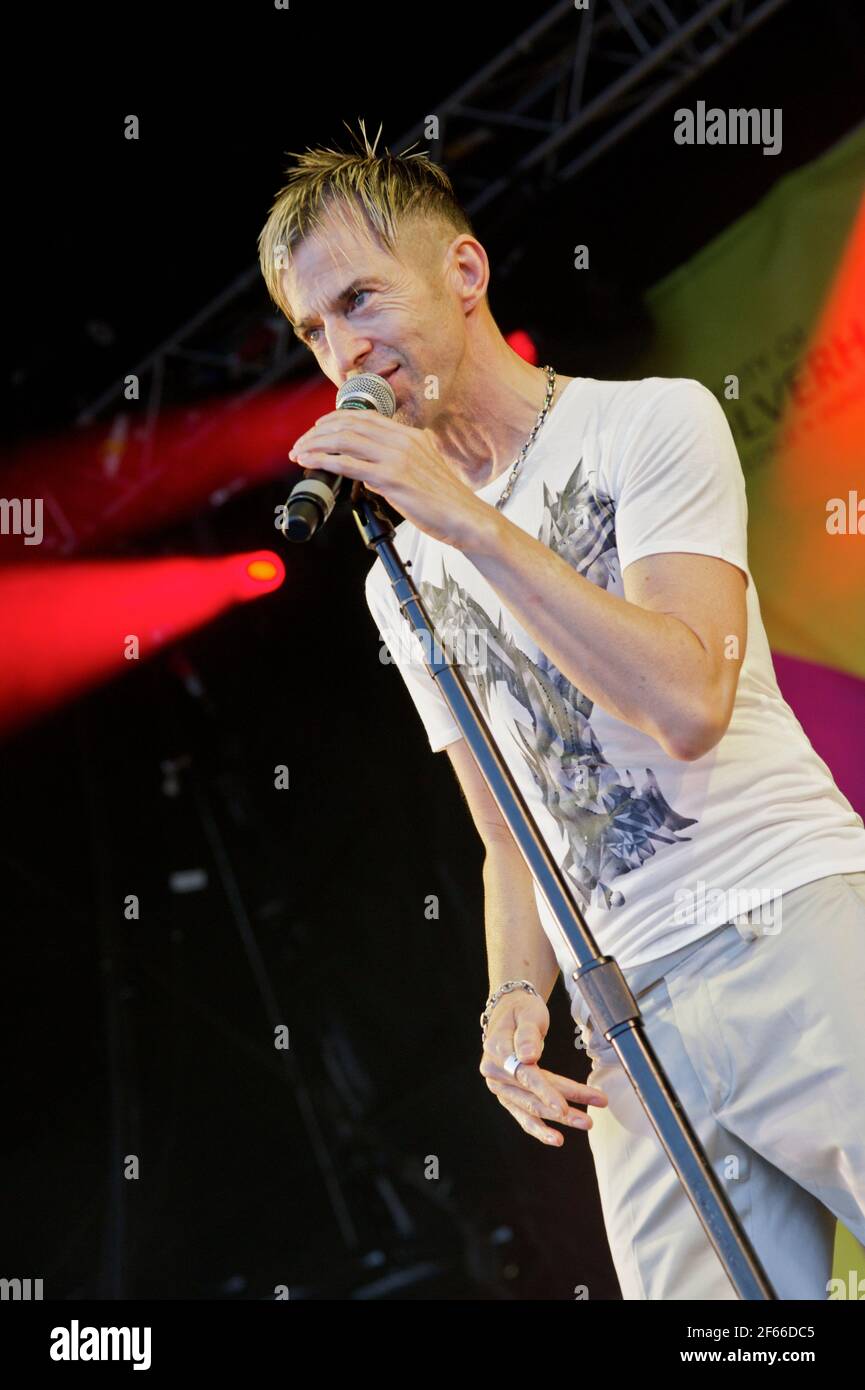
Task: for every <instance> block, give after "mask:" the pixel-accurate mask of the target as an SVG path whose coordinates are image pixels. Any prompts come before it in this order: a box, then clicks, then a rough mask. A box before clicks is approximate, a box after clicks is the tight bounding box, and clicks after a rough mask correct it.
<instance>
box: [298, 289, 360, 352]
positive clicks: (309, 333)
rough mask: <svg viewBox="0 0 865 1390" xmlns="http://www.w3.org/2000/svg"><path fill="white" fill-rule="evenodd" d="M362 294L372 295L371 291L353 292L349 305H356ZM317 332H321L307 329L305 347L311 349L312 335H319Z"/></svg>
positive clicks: (316, 329) (313, 341) (313, 340)
mask: <svg viewBox="0 0 865 1390" xmlns="http://www.w3.org/2000/svg"><path fill="white" fill-rule="evenodd" d="M362 294H372V290H355V291H354V292H353V294H352V297H351V300H350V303H351V304H357V301H358V297H359V296H360V295H362ZM319 332H321V330H320V329H318V328H309V329H307V332H306V336H305V338H304V342H305V343H306V346H307V347H312V346H313V344H314V343H315V338H314V336H313V335H314V334H315V333H319Z"/></svg>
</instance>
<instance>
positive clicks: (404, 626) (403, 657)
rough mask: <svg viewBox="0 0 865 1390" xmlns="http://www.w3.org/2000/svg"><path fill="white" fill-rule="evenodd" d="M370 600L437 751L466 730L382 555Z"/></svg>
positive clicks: (370, 577)
mask: <svg viewBox="0 0 865 1390" xmlns="http://www.w3.org/2000/svg"><path fill="white" fill-rule="evenodd" d="M365 589H366V601H367V604H368V606H369V610H370V612H371V613H372V616H373V618H374V619H375V623H376V626H377V627H378V630H379V633H380V635H381V637H382V640H383V641H384V643H385V644H386V646H387V650H388V652H389V653H390V657H391V661H392V662H393V664H394V665H395V666H396V667H397V669H398V671H399V673H400V675H401V676H402V678H403V680H404V681H405V684H406V688H407V689H408V693H409V695H410V696H411V698H412V700H413V701H414V704H415V708H416V710H417V712H418V714H419V715H420V719H421V723H422V724H423V726H424V729H425V730H426V736H427V739H428V740H429V745H430V748H431V749H432V751H433V752H434V753H438V752H440V751H441V750H442V749H443V748H446V747H447V745H448V744H449V743H456V741H457V739H460V738H462V731H461V730H460V727H459V725H458V724H457V723H456V721H455V720H454V717H453V715H452V714H451V711H450V707H449V705H448V703H447V701H446V700H445V698H444V696H443V695H442V693H441V691H440V690H439V689H438V688H437V686H436V683H435V681H434V679H433V677H432V676H431V675H430V673H429V671H428V670H427V668H426V665H425V664H424V660H423V646H422V644H421V641H420V638H419V637H418V636H417V634H416V632H415V631H414V629H413V628H412V626H411V623H410V622H409V621H408V620H407V619H406V618H404V617H403V615H402V613H401V612H400V610H399V604H398V603H397V601H396V598H395V597H394V593H393V589H392V588H391V585H390V580H389V579H388V577H387V574H386V572H385V569H384V566H383V565H382V563H381V561H380V560H379V559H376V562H375V564H374V565H373V566H372V568H371V569H370V571H369V573H368V574H367V577H366V585H365Z"/></svg>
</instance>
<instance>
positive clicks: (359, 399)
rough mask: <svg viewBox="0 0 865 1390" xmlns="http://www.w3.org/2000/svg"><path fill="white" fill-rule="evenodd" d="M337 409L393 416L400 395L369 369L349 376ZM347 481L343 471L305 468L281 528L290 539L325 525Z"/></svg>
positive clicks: (338, 396) (308, 536)
mask: <svg viewBox="0 0 865 1390" xmlns="http://www.w3.org/2000/svg"><path fill="white" fill-rule="evenodd" d="M335 409H336V410H374V411H377V412H378V414H379V415H386V416H387V417H388V418H391V417H392V416H393V414H394V413H395V411H396V397H395V395H394V393H393V390H392V389H391V387H390V386H389V385H388V383H387V382H386V381H385V379H384V377H383V376H376V374H375V373H374V372H365V373H363V374H362V375H360V376H353V377H349V379H348V380H347V381H344V382H343V384H342V386H340V388H339V390H338V391H337V393H336V406H335ZM342 483H343V475H342V474H341V473H328V472H325V471H324V470H322V469H318V468H307V469H304V473H303V477H302V478H301V480H300V482H298V483H295V485H294V487H293V488H292V490H291V492H290V493H289V497H288V501H287V502H286V503H285V504H284V506H283V508H282V512H283V515H282V519H281V521H280V522H279V523H278V526H279V530H280V531H282V534H283V535H284V536H285V537H286V539H287V540H290V541H308V540H310V539H311V538H312V537H313V536H314V535H315V533H316V531H318V530H319V529H320V527H322V526H323V525H324V523H325V522H326V521H327V519H328V517H329V516H330V514H331V512H332V511H333V508H334V505H335V504H336V500H337V498H338V496H339V493H340V489H341V487H342Z"/></svg>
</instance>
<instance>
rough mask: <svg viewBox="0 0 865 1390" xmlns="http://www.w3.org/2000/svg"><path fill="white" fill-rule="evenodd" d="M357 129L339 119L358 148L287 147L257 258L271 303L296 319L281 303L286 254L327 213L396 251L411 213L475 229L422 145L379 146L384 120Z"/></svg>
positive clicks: (448, 225)
mask: <svg viewBox="0 0 865 1390" xmlns="http://www.w3.org/2000/svg"><path fill="white" fill-rule="evenodd" d="M358 124H359V126H360V135H359V136H358V135H356V133H355V132H353V131H352V130H351V127H350V126H348V125H347V123H346V122H345V121H343V125H345V127H346V129H347V130H348V131H349V134H350V135H351V136H352V138H353V139H356V140H357V143H358V147H359V148H358V152H357V153H354V152H350V151H345V150H332V149H324V148H319V149H314V150H313V149H309V147H307V150H306V152H305V153H303V154H300V153H298V152H297V151H294V150H289V151H287V153H288V154H290V155H292V157H293V158H294V159H296V161H297V163H296V164H295V165H294V166H293V167H290V168H288V169H287V170H286V177H287V180H288V181H287V183H286V184H285V185H284V187H283V188H282V189H280V191H279V193H278V194H277V195H276V200H275V202H274V204H273V206H272V208H271V209H270V212H269V213H268V216H267V221H266V222H265V224H264V227H263V228H262V230H261V234H260V236H259V238H258V257H259V264H260V266H261V273H262V275H263V276H264V282H265V284H266V286H267V291H268V294H269V295H270V297H271V299H272V300H273V302H274V304H275V305H276V307H277V308H278V309H279V310H281V312H282V313H284V314H285V316H286V318H287V319H288V321H289V323H291V324H292V326H295V320H294V318H293V315H292V311H291V306H290V305H289V304H288V303H287V302H286V300H285V296H284V294H283V292H282V286H281V284H280V275H281V273H282V271H283V270H287V269H288V267H289V265H290V263H291V253H292V251H293V249H294V248H295V247H296V246H297V245H298V243H299V242H301V241H302V240H303V239H304V237H306V236H309V235H310V233H312V232H315V231H319V230H321V229H322V228H323V225H324V224H323V217H324V214H325V213H327V214H328V216H333V217H335V218H337V219H338V220H341V221H343V222H344V225H348V226H349V227H350V228H351V229H352V230H354V231H356V232H358V233H360V235H361V236H362V237H369V236H370V235H372V237H373V240H374V241H376V242H377V244H378V245H379V246H380V247H381V248H382V249H384V250H387V251H389V252H390V254H391V255H396V246H397V240H398V235H399V230H400V227H401V225H402V224H403V223H404V222H405V221H407V220H409V219H411V218H416V217H422V218H424V219H425V220H429V221H432V222H433V223H437V224H438V225H439V226H440V227H441V228H442V230H443V231H444V230H445V229H447V230H450V231H452V232H453V233H454V234H456V233H459V232H468V233H469V235H471V236H474V235H475V232H474V228H473V227H472V224H471V222H470V220H469V218H468V215H467V214H466V212H465V211H464V209H463V208H462V207H461V206H460V204H459V203H458V202H457V199H456V195H455V193H454V190H453V185H452V184H451V181H450V179H449V178H448V176H447V174H446V173H445V172H444V170H443V169H440V168H439V167H438V165H437V164H434V163H433V162H432V160H431V159H429V157H428V156H427V155H426V154H424V153H423V152H422V151H418V152H417V153H415V154H409V153H408V151H409V150H410V149H411V145H409V146H408V149H407V150H404V151H403V153H402V154H400V155H392V154H391V153H390V150H388V149H387V147H385V153H384V154H377V153H376V146H377V145H378V141H379V137H380V135H381V129H382V128H381V125H380V126H379V128H378V135H376V137H375V140H374V142H373V144H372V145H370V143H369V139H368V138H367V133H366V127H365V125H364V121H363V119H362V118H359V120H358Z"/></svg>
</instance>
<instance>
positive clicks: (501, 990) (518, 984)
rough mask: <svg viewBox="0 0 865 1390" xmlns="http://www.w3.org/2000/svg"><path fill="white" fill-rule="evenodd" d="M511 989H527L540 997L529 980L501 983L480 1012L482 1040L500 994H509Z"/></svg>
mask: <svg viewBox="0 0 865 1390" xmlns="http://www.w3.org/2000/svg"><path fill="white" fill-rule="evenodd" d="M512 989H527V990H528V991H529V993H530V994H536V995H537V997H538V998H539V999H540V997H541V996H540V995H539V994H538V991H537V990H536V989H535V987H534V985H533V984H532V983H531V981H530V980H507V981H506V982H505V983H504V984H503V985H499V987H498V989H497V990H496V992H495V994H491V995H490V997H489V999H488V1000H487V1002H486V1006H485V1008H484V1011H483V1013H482V1014H481V1039H482V1041H483V1042H486V1040H487V1028H488V1027H489V1023H490V1014H491V1013H492V1011H493V1009H494V1008H495V1006H496V1004H497V1003H498V1001H499V999H500V998H501V996H502V995H503V994H510V992H511V990H512Z"/></svg>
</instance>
